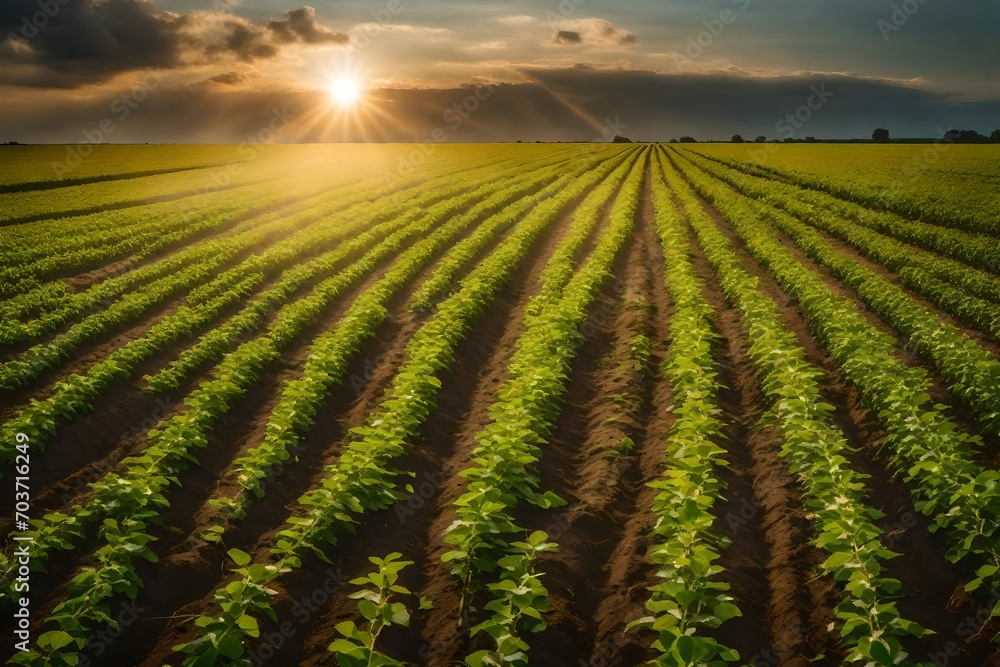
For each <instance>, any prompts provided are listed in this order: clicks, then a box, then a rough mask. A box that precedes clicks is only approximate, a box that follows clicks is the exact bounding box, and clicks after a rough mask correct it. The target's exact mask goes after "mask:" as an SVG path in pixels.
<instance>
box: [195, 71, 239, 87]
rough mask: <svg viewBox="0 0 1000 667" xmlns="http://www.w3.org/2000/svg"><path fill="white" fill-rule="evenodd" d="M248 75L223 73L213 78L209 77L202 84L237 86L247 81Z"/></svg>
mask: <svg viewBox="0 0 1000 667" xmlns="http://www.w3.org/2000/svg"><path fill="white" fill-rule="evenodd" d="M247 78H248V77H247V75H246V74H243V73H242V72H223V73H222V74H216V75H215V76H213V77H209V78H207V79H205V80H204V81H201V82H200V83H202V84H218V85H220V86H237V85H239V84H241V83H243V82H245V81H246V80H247Z"/></svg>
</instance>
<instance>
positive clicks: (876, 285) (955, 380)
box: [689, 163, 1000, 435]
mask: <svg viewBox="0 0 1000 667" xmlns="http://www.w3.org/2000/svg"><path fill="white" fill-rule="evenodd" d="M689 164H690V163H689ZM700 182H701V183H703V184H704V185H703V186H702V189H703V190H704V191H705V193H706V196H711V197H713V198H724V197H725V198H728V197H730V196H734V197H738V198H742V195H738V194H737V193H736V192H735V191H733V190H732V189H731V188H729V187H728V186H726V185H722V184H718V185H716V184H713V183H710V182H707V181H700ZM709 193H710V194H709ZM730 193H732V195H730ZM742 201H743V202H744V203H745V205H746V206H747V207H748V208H750V209H752V210H753V211H754V212H755V213H756V214H757V215H758V216H759V217H760V218H761V219H762V220H764V221H766V222H767V223H769V224H772V225H774V227H776V228H778V229H780V230H781V231H782V232H784V233H786V234H788V236H789V237H791V238H792V240H793V241H795V243H796V244H797V245H798V246H799V247H800V248H802V250H803V251H804V252H805V253H806V254H807V255H808V256H809V257H811V258H812V259H814V260H815V261H816V262H817V263H818V264H819V265H821V266H823V267H824V268H826V269H828V270H829V271H830V272H831V273H832V274H833V275H834V276H836V277H837V278H838V279H839V280H840V281H841V282H843V283H844V284H845V285H847V286H848V287H850V288H851V289H852V290H854V292H855V293H856V294H857V295H858V297H859V298H860V299H861V300H862V301H863V302H864V303H865V304H866V305H867V306H868V307H869V308H871V309H872V311H874V312H875V313H877V314H878V315H879V316H880V317H881V318H882V319H883V320H885V321H886V322H887V323H888V324H889V325H890V326H891V327H892V328H893V329H894V330H895V331H897V332H899V333H900V334H901V335H902V336H904V337H905V338H906V339H907V340H908V341H909V344H910V345H911V346H912V347H913V349H914V350H915V351H916V352H917V353H918V354H920V355H921V356H923V357H924V358H926V359H928V360H930V361H931V362H933V364H934V365H935V366H936V368H937V369H938V371H939V372H940V373H941V375H942V377H943V378H944V379H945V381H946V382H947V383H948V386H949V389H950V390H951V392H952V394H953V395H954V396H955V397H956V398H957V399H958V400H959V401H961V402H962V403H964V404H965V405H967V406H968V407H969V408H970V409H971V410H972V412H973V413H974V414H975V416H976V418H977V420H978V425H979V427H980V429H981V431H982V432H983V433H986V434H993V435H995V434H1000V360H998V359H997V358H996V357H994V356H993V355H992V354H990V353H989V352H988V351H987V350H985V349H983V348H982V347H980V346H979V344H978V343H977V342H976V341H975V340H973V339H972V338H969V337H968V336H967V335H965V334H964V333H962V332H961V331H959V330H958V329H956V328H955V327H954V326H952V325H950V324H947V323H945V322H943V321H942V320H941V318H940V317H939V316H938V315H937V313H935V312H933V311H931V310H928V309H927V308H924V307H923V306H921V305H920V304H919V303H918V302H917V301H915V300H914V299H913V298H912V297H911V296H909V295H908V294H907V293H906V291H905V290H903V289H902V288H900V287H898V286H896V285H894V284H892V283H891V282H889V281H888V280H886V279H885V278H883V277H882V276H881V275H879V274H878V273H877V272H876V271H873V270H871V269H868V268H866V267H865V266H863V265H861V263H859V262H858V261H856V260H854V259H852V258H850V257H848V256H847V255H845V254H844V253H843V252H841V251H839V250H838V249H837V248H836V247H835V246H834V245H833V244H832V243H830V242H829V241H827V240H826V239H825V238H823V235H822V234H821V233H820V232H818V231H817V230H815V229H814V228H812V227H810V226H809V225H806V224H804V223H803V222H801V221H799V220H797V219H796V218H794V217H792V216H790V215H788V214H787V213H784V212H782V211H781V210H778V209H776V208H774V207H773V206H769V205H767V204H764V203H762V202H757V201H754V200H751V199H746V198H742Z"/></svg>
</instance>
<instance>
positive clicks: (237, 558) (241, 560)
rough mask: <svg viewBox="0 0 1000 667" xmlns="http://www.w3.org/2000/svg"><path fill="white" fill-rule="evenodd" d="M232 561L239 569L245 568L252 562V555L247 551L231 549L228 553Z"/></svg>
mask: <svg viewBox="0 0 1000 667" xmlns="http://www.w3.org/2000/svg"><path fill="white" fill-rule="evenodd" d="M227 553H228V554H229V558H230V560H232V561H233V562H234V563H236V565H238V566H239V567H243V566H244V565H246V564H247V563H249V562H250V560H251V558H250V555H249V554H247V553H246V552H245V551H240V550H239V549H230V550H229V551H228V552H227Z"/></svg>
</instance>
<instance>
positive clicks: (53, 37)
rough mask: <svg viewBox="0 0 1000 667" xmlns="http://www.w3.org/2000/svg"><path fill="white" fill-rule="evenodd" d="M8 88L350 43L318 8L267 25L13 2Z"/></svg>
mask: <svg viewBox="0 0 1000 667" xmlns="http://www.w3.org/2000/svg"><path fill="white" fill-rule="evenodd" d="M0 35H4V36H5V39H4V42H3V48H0V61H4V62H6V63H7V64H8V66H7V67H5V68H4V71H3V73H0V83H4V84H9V85H34V86H39V87H45V86H50V87H74V86H79V85H83V84H86V83H95V82H101V81H105V80H107V79H108V78H110V77H112V76H114V75H115V74H118V73H121V72H128V71H133V70H140V69H143V68H146V67H161V68H175V67H183V66H185V65H192V64H204V63H209V62H214V61H217V60H222V59H226V58H235V59H237V60H241V61H244V62H252V61H255V60H261V59H266V58H273V57H275V56H276V55H277V54H278V52H279V48H280V47H281V46H283V45H288V44H295V43H298V44H323V43H345V42H346V41H347V39H348V38H347V36H346V35H344V34H343V33H339V32H335V31H333V30H330V29H329V28H326V27H324V26H321V25H319V23H318V22H317V19H316V12H315V10H314V9H312V8H311V7H304V8H302V9H296V10H292V11H287V12H285V14H284V18H283V19H282V20H279V21H271V22H269V23H267V24H266V25H259V24H255V23H252V22H250V21H248V20H247V19H244V18H240V17H237V16H234V15H232V14H225V13H220V12H203V11H199V12H192V13H189V14H183V15H182V14H175V13H171V12H164V11H159V10H157V9H156V7H155V6H154V5H153V4H151V3H149V2H144V1H143V0H98V1H93V0H5V3H4V4H3V5H2V6H0Z"/></svg>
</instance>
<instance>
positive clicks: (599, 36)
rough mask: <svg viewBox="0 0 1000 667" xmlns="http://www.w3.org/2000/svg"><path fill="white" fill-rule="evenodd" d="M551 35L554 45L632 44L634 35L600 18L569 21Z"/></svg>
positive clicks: (634, 39)
mask: <svg viewBox="0 0 1000 667" xmlns="http://www.w3.org/2000/svg"><path fill="white" fill-rule="evenodd" d="M559 28H560V29H559V30H557V31H556V32H555V34H553V35H552V41H553V42H555V43H556V44H584V43H586V44H634V43H635V42H636V37H635V34H633V33H632V32H630V31H628V30H625V29H624V28H619V27H618V26H616V25H615V24H613V23H611V22H610V21H606V20H605V19H600V18H586V19H570V20H565V21H562V22H561V23H560V24H559Z"/></svg>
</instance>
